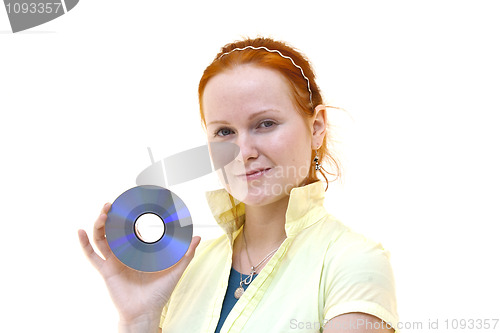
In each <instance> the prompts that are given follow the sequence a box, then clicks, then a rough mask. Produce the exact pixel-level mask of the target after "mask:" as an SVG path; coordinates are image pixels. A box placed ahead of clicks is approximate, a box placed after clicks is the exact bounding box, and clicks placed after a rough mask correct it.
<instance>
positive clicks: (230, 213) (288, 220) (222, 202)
mask: <svg viewBox="0 0 500 333" xmlns="http://www.w3.org/2000/svg"><path fill="white" fill-rule="evenodd" d="M206 197H207V201H208V205H209V207H210V210H211V211H212V214H213V216H214V218H215V220H216V221H217V223H218V224H219V226H220V227H221V228H222V230H223V231H224V232H225V233H226V235H227V236H228V238H229V239H230V241H231V244H232V240H233V239H234V238H235V237H236V236H237V234H238V233H239V230H240V228H241V226H242V225H243V224H244V223H245V204H244V203H243V202H240V201H238V200H237V199H235V198H234V197H233V196H232V195H231V194H229V192H227V191H226V190H225V189H219V190H215V191H210V192H207V193H206ZM324 198H325V189H324V187H323V184H322V183H321V182H320V181H316V182H314V183H311V184H308V185H305V186H301V187H295V188H293V189H292V191H291V192H290V199H289V202H288V208H287V211H286V216H285V232H286V235H287V237H292V236H295V235H296V234H298V233H299V232H300V231H301V230H303V229H305V228H307V227H308V226H310V225H312V224H314V223H315V222H317V221H318V220H319V219H320V218H322V217H323V216H324V215H325V214H326V211H325V209H324V207H323V201H324ZM235 216H236V218H235Z"/></svg>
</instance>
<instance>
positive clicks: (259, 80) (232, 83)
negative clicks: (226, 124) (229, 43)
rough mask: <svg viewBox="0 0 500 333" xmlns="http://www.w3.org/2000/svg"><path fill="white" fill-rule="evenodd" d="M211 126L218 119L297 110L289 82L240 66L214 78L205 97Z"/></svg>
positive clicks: (268, 72) (259, 69)
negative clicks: (262, 111)
mask: <svg viewBox="0 0 500 333" xmlns="http://www.w3.org/2000/svg"><path fill="white" fill-rule="evenodd" d="M202 99H203V112H204V114H205V119H206V120H207V122H209V121H210V119H213V118H214V117H220V116H230V115H234V114H239V115H243V114H245V113H252V112H258V111H260V110H262V109H278V110H283V111H285V110H288V109H294V105H293V102H292V93H291V89H290V86H289V83H288V81H287V80H286V78H285V77H283V75H282V74H281V73H279V72H278V71H276V70H273V69H268V68H264V67H258V66H255V65H240V66H237V67H235V68H233V69H230V70H227V71H224V72H222V73H219V74H217V75H215V76H214V77H212V78H211V79H210V81H209V82H208V83H207V85H206V87H205V91H204V93H203V97H202Z"/></svg>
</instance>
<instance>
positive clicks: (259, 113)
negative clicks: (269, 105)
mask: <svg viewBox="0 0 500 333" xmlns="http://www.w3.org/2000/svg"><path fill="white" fill-rule="evenodd" d="M267 112H277V113H279V112H280V111H279V110H276V109H265V110H262V111H259V112H255V113H253V114H252V115H251V116H250V117H249V118H248V120H252V119H254V118H257V117H258V116H260V115H261V114H263V113H267ZM211 124H229V122H227V121H226V120H214V121H211V122H209V123H208V124H207V126H208V125H211Z"/></svg>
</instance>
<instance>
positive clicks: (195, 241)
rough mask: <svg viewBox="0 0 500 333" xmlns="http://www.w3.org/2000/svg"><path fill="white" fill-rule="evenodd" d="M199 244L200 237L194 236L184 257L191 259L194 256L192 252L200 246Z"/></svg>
mask: <svg viewBox="0 0 500 333" xmlns="http://www.w3.org/2000/svg"><path fill="white" fill-rule="evenodd" d="M200 242H201V237H200V236H194V237H193V238H192V239H191V244H189V248H188V250H187V251H186V254H185V255H184V256H186V257H188V258H189V257H193V256H194V252H195V250H196V248H197V247H198V245H199V244H200Z"/></svg>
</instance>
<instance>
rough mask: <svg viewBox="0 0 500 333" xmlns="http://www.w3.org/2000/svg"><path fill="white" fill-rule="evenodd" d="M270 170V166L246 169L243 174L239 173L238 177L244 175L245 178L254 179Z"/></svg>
mask: <svg viewBox="0 0 500 333" xmlns="http://www.w3.org/2000/svg"><path fill="white" fill-rule="evenodd" d="M269 170H271V168H258V169H252V170H249V171H247V173H245V174H240V175H238V177H246V178H247V179H256V178H259V177H260V176H262V175H263V174H265V173H266V172H268V171H269Z"/></svg>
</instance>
